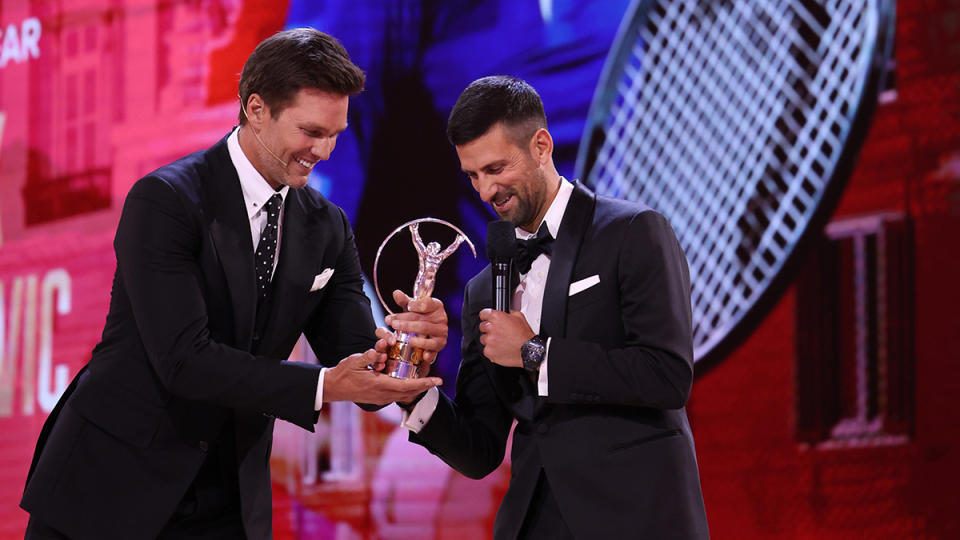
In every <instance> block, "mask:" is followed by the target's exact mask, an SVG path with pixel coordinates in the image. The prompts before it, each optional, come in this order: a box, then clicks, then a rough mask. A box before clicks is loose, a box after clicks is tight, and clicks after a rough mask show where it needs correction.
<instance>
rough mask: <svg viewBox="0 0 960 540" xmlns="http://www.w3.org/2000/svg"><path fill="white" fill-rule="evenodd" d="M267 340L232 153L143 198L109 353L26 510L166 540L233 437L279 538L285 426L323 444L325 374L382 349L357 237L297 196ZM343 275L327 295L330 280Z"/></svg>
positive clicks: (209, 157) (265, 522) (202, 155)
mask: <svg viewBox="0 0 960 540" xmlns="http://www.w3.org/2000/svg"><path fill="white" fill-rule="evenodd" d="M285 205H286V207H285V213H284V220H283V225H282V229H281V240H280V251H279V255H278V256H279V261H278V264H277V267H276V270H275V273H274V277H273V281H272V285H271V286H272V287H273V289H272V293H271V301H270V302H269V304H268V305H269V312H265V315H266V316H268V319H267V323H266V325H265V326H262V328H263V332H262V335H260V334H261V333H258V332H257V331H256V330H255V329H256V328H258V327H257V326H256V325H255V320H254V319H255V312H256V287H255V284H254V279H255V278H254V276H255V272H254V255H253V246H252V242H251V234H250V224H249V220H248V218H247V213H246V210H245V205H244V201H243V194H242V192H241V189H240V182H239V178H238V176H237V173H236V170H235V169H234V167H233V164H232V162H231V161H230V155H229V152H228V150H227V144H226V138H224V139H223V140H221V141H220V142H218V143H217V144H216V145H214V146H213V147H211V148H209V149H207V150H205V151H200V152H197V153H194V154H192V155H190V156H187V157H185V158H183V159H181V160H179V161H176V162H174V163H172V164H170V165H167V166H165V167H162V168H160V169H158V170H156V171H154V172H153V173H151V174H149V175H147V176H146V177H144V178H142V179H140V180H139V181H137V182H136V184H135V185H134V186H133V187H132V188H131V190H130V193H129V194H128V195H127V199H126V202H125V204H124V206H123V212H122V215H121V218H120V223H119V225H118V227H117V235H116V239H115V242H114V249H115V252H116V256H117V270H116V274H115V277H114V282H113V291H112V295H111V301H110V311H109V314H108V315H107V321H106V326H105V328H104V331H103V336H102V339H101V341H100V343H99V344H98V345H97V346H96V348H95V349H94V351H93V355H92V358H91V360H90V361H89V363H88V364H87V366H86V367H85V368H84V369H83V370H82V371H81V373H80V374H79V375H78V376H77V377H76V378H75V379H74V381H73V383H72V384H71V385H70V387H69V389H68V391H67V392H65V393H64V396H63V397H62V398H61V400H60V403H59V404H58V405H57V407H56V408H55V409H54V411H53V412H52V413H51V415H50V417H49V418H48V419H47V422H46V423H45V425H44V427H43V430H42V432H41V435H40V439H39V441H38V443H37V450H36V453H35V456H34V462H33V464H32V466H31V471H30V474H29V477H28V480H27V485H26V489H25V491H24V495H23V499H22V501H21V506H22V507H23V508H24V509H25V510H27V511H28V512H30V513H31V514H33V515H34V516H35V517H37V518H38V519H40V520H42V521H43V522H45V523H46V524H48V525H50V526H52V527H54V528H55V529H58V530H59V531H61V532H63V533H65V534H67V535H68V536H70V537H71V538H78V539H82V538H91V539H93V538H96V539H106V538H118V539H125V540H126V539H137V538H153V537H155V536H156V535H157V533H158V532H159V531H160V530H161V528H162V527H163V526H164V525H165V523H166V522H167V521H168V519H169V518H170V516H171V514H172V513H173V512H174V510H175V507H176V505H177V504H178V502H179V501H180V500H181V498H182V497H183V495H184V493H185V492H186V490H187V488H188V487H189V486H190V484H191V482H192V481H193V479H194V477H195V476H196V474H197V471H198V470H199V468H200V466H201V464H202V462H203V461H204V457H205V454H206V453H207V451H208V449H209V441H214V440H216V439H217V437H218V435H219V434H220V432H221V430H223V428H224V425H225V422H226V421H227V420H228V419H230V420H232V422H233V429H234V432H235V443H236V445H235V447H236V463H237V466H238V472H237V474H238V481H239V492H240V498H241V506H242V515H243V522H244V527H245V529H246V533H247V537H248V538H251V539H261V538H269V537H270V536H271V486H270V470H269V458H270V449H271V441H272V434H273V421H274V418H282V419H284V420H288V421H290V422H293V423H294V424H297V425H299V426H302V427H303V428H305V429H308V430H312V429H313V424H314V422H315V421H316V413H315V412H314V401H315V397H316V390H317V380H318V377H319V370H320V367H319V366H315V365H308V364H302V363H295V362H287V361H282V360H281V359H284V358H287V357H288V356H289V355H290V352H291V351H292V349H293V346H294V344H295V343H296V341H297V339H298V337H299V336H300V334H301V333H304V334H305V335H306V336H307V338H308V340H309V342H310V344H311V346H312V348H313V350H314V351H315V352H316V354H317V357H318V358H319V360H320V362H321V364H324V365H328V366H329V365H333V364H335V363H336V362H337V361H339V360H340V359H342V358H343V357H345V356H348V355H349V354H352V353H355V352H359V351H362V350H365V349H367V348H369V347H371V346H372V345H373V343H374V341H375V338H374V333H373V330H374V323H373V318H372V316H371V313H370V304H369V301H368V300H367V298H366V296H365V295H364V293H363V281H362V275H361V270H360V264H359V260H358V258H357V251H356V247H355V245H354V240H353V233H352V231H351V229H350V224H349V223H348V221H347V218H346V216H345V215H344V213H343V211H342V210H341V209H340V208H338V207H337V206H335V205H333V204H331V203H330V202H328V201H327V200H326V199H324V197H323V196H322V195H320V194H319V193H318V192H316V191H315V190H313V189H311V188H304V189H299V190H290V191H289V193H288V195H287V197H286V202H285ZM326 268H333V269H334V273H333V276H332V277H331V279H330V281H329V282H328V283H327V285H326V286H325V287H323V288H321V289H319V290H317V291H313V292H311V291H310V289H311V286H312V284H313V279H314V276H316V275H317V274H319V273H321V271H323V270H324V269H326Z"/></svg>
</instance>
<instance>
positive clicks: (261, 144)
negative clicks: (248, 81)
mask: <svg viewBox="0 0 960 540" xmlns="http://www.w3.org/2000/svg"><path fill="white" fill-rule="evenodd" d="M240 110H241V111H243V116H245V117H246V118H247V122H249V121H250V115H248V114H247V107H246V106H245V105H244V104H243V102H242V101H241V102H240ZM250 131H252V132H253V136H254V137H256V138H257V142H259V143H260V146H262V147H263V149H264V150H266V151H267V152H268V153H269V154H270V155H271V156H273V158H274V159H276V160H277V161H279V162H280V164H281V165H283V166H284V167H286V166H287V162H286V161H284V160H282V159H280V156H278V155H276V154H274V153H273V150H270V149H269V148H267V145H265V144H263V141H262V140H261V139H260V135H257V130H255V129H253V127H251V128H250Z"/></svg>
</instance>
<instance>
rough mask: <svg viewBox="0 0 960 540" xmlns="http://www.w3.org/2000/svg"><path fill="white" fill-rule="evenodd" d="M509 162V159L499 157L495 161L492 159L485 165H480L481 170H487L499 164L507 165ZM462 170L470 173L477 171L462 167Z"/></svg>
mask: <svg viewBox="0 0 960 540" xmlns="http://www.w3.org/2000/svg"><path fill="white" fill-rule="evenodd" d="M508 162H509V160H507V159H498V160H495V161H491V162H490V163H487V164H485V165H484V166H482V167H480V170H481V171H487V170H490V169H492V168H495V167H498V166H505V165H506V164H507V163H508ZM461 170H462V171H463V172H465V173H467V174H470V173H472V172H476V171H468V170H467V169H461Z"/></svg>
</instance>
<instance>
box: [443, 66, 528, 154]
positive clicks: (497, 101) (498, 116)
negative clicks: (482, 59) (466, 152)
mask: <svg viewBox="0 0 960 540" xmlns="http://www.w3.org/2000/svg"><path fill="white" fill-rule="evenodd" d="M498 122H503V124H504V125H505V126H506V127H507V128H511V132H512V133H511V135H512V136H513V142H515V143H517V145H518V146H522V145H523V144H525V143H526V142H527V141H529V140H530V137H531V136H533V134H534V133H535V132H536V131H537V130H538V129H540V128H546V127H547V115H546V114H545V113H544V112H543V102H542V101H540V95H539V94H537V91H536V90H534V89H533V87H532V86H530V85H529V84H527V82H526V81H524V80H522V79H518V78H516V77H510V76H507V75H493V76H490V77H484V78H482V79H477V80H475V81H473V82H472V83H470V86H467V88H466V89H465V90H464V91H463V92H462V93H461V94H460V97H459V98H457V103H456V104H455V105H454V106H453V110H452V111H450V118H449V119H448V120H447V138H448V139H449V140H450V143H451V144H453V145H454V146H460V145H463V144H466V143H468V142H470V141H473V140H475V139H477V138H479V137H481V136H482V135H483V134H484V133H486V132H487V131H489V130H490V128H491V127H493V125H494V124H497V123H498Z"/></svg>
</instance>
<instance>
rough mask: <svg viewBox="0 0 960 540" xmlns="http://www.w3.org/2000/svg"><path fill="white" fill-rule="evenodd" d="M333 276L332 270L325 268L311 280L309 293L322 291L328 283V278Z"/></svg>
mask: <svg viewBox="0 0 960 540" xmlns="http://www.w3.org/2000/svg"><path fill="white" fill-rule="evenodd" d="M332 275H333V268H327V269H325V270H324V271H323V272H320V273H319V274H317V275H316V277H314V278H313V285H311V286H310V292H313V291H319V290H320V289H322V288H323V287H324V286H325V285H326V284H327V282H328V281H330V276H332Z"/></svg>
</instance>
